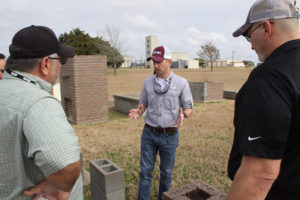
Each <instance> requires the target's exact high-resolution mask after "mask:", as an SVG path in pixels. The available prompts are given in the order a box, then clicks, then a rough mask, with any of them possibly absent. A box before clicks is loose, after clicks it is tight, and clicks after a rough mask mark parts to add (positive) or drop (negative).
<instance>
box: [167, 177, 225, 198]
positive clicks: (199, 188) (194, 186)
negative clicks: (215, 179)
mask: <svg viewBox="0 0 300 200" xmlns="http://www.w3.org/2000/svg"><path fill="white" fill-rule="evenodd" d="M163 197H164V200H193V199H197V200H225V199H226V197H227V195H226V194H225V193H224V192H222V191H220V190H218V189H216V188H215V187H212V186H210V185H208V184H207V183H205V182H203V181H201V180H197V181H195V182H193V183H190V184H187V185H184V186H182V187H180V188H176V189H174V190H171V191H168V192H164V194H163Z"/></svg>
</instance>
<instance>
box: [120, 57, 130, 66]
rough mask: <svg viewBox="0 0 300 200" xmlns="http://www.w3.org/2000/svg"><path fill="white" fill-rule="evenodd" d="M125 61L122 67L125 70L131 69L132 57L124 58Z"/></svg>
mask: <svg viewBox="0 0 300 200" xmlns="http://www.w3.org/2000/svg"><path fill="white" fill-rule="evenodd" d="M123 59H124V62H123V64H122V65H121V67H124V68H126V67H130V66H131V56H124V57H123Z"/></svg>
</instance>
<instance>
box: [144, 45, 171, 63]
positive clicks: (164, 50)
mask: <svg viewBox="0 0 300 200" xmlns="http://www.w3.org/2000/svg"><path fill="white" fill-rule="evenodd" d="M171 54H172V53H171V50H170V49H169V48H168V47H166V46H158V47H156V48H155V49H154V50H153V52H152V56H151V57H149V58H147V61H149V60H151V59H152V60H153V61H155V62H161V61H162V60H163V59H172V56H171Z"/></svg>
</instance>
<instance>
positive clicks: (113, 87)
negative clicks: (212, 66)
mask: <svg viewBox="0 0 300 200" xmlns="http://www.w3.org/2000/svg"><path fill="white" fill-rule="evenodd" d="M250 71H251V69H216V70H215V71H214V72H209V69H199V70H198V69H197V70H187V69H184V70H183V69H182V70H174V72H175V73H176V74H179V75H181V76H183V77H185V78H186V79H187V80H189V81H203V80H205V81H217V82H224V88H225V89H230V90H238V89H239V88H240V87H241V86H242V84H243V83H244V82H245V80H246V79H247V77H248V75H249V72H250ZM150 74H152V70H150V69H144V70H141V69H135V70H119V71H118V75H117V76H113V75H112V73H111V71H109V72H108V94H109V100H112V95H113V94H117V93H126V92H140V90H141V88H142V84H143V80H144V79H145V78H146V77H147V76H149V75H150ZM233 110H234V100H222V101H220V102H215V103H196V105H195V108H194V112H193V115H192V116H191V117H190V118H189V119H188V120H186V121H185V122H184V126H183V127H182V128H181V129H180V138H179V146H178V149H177V155H176V163H175V166H174V171H173V183H172V188H175V187H178V186H180V185H182V184H185V183H189V182H191V181H193V180H196V179H202V180H203V181H206V182H207V183H209V184H211V185H215V186H216V187H217V188H219V189H221V190H223V191H225V192H227V191H228V189H229V186H230V184H231V182H230V180H229V179H228V178H227V175H226V167H227V159H228V155H229V151H230V148H231V143H232V139H233V124H232V121H233ZM143 124H144V121H143V119H142V118H139V119H137V120H136V121H134V120H130V119H129V118H128V117H127V116H126V115H123V114H119V113H116V112H114V111H113V109H110V119H109V121H107V122H104V123H100V124H93V125H74V128H75V130H76V133H77V135H78V136H79V142H80V146H81V148H82V152H83V154H84V160H85V167H86V168H88V167H89V166H88V162H89V161H90V160H95V159H99V158H103V157H107V158H109V159H111V160H112V161H114V162H115V163H116V164H117V165H119V166H121V167H122V168H124V169H125V179H126V180H125V181H126V198H127V199H136V197H137V189H138V172H139V152H140V137H141V131H142V128H143ZM158 180H159V168H158V163H157V164H156V166H155V169H154V173H153V184H152V199H154V198H155V195H156V194H157V190H158Z"/></svg>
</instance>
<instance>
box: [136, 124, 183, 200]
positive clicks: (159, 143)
mask: <svg viewBox="0 0 300 200" xmlns="http://www.w3.org/2000/svg"><path fill="white" fill-rule="evenodd" d="M177 146H178V132H177V133H176V134H167V133H162V134H158V133H156V132H154V131H153V130H151V129H150V128H148V127H144V129H143V134H142V142H141V156H140V167H141V172H140V182H139V194H138V199H139V200H149V199H150V190H151V182H152V172H153V169H154V164H155V161H156V155H157V152H158V151H159V156H160V179H159V193H158V197H157V199H158V200H161V199H162V194H163V192H166V191H168V190H170V187H171V182H172V169H173V166H174V163H175V155H176V148H177Z"/></svg>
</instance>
